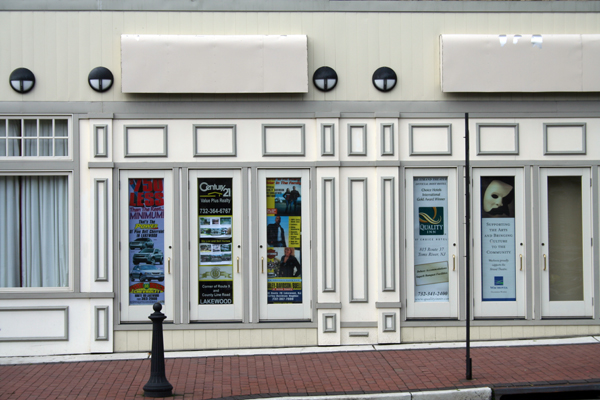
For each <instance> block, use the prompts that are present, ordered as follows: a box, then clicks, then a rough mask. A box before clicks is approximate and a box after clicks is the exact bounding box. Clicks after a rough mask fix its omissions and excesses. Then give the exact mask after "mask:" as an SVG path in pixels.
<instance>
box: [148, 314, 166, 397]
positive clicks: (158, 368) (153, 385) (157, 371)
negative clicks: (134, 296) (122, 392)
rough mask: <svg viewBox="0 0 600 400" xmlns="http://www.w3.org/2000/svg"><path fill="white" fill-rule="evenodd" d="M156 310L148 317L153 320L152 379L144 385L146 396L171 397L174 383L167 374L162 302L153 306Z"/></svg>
mask: <svg viewBox="0 0 600 400" xmlns="http://www.w3.org/2000/svg"><path fill="white" fill-rule="evenodd" d="M152 308H153V309H154V312H153V313H152V314H150V316H149V317H148V318H150V319H151V320H152V359H151V364H150V379H148V383H146V384H145V385H144V396H146V397H171V396H172V395H173V385H171V384H170V383H169V381H168V380H167V376H166V374H165V345H164V341H163V328H162V323H163V320H164V319H165V318H167V317H166V316H165V314H163V313H161V312H160V310H162V306H161V305H160V303H154V305H153V306H152Z"/></svg>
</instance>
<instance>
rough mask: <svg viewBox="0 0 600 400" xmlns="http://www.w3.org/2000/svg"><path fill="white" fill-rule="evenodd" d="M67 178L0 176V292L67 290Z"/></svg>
mask: <svg viewBox="0 0 600 400" xmlns="http://www.w3.org/2000/svg"><path fill="white" fill-rule="evenodd" d="M68 194H69V190H68V178H67V177H66V176H3V177H0V199H1V201H0V287H5V288H10V287H67V286H68V285H69V227H68V225H69V217H68V212H69V200H68Z"/></svg>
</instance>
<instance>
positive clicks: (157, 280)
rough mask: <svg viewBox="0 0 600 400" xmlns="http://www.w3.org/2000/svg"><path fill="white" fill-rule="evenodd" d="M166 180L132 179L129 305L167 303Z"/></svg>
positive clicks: (130, 184) (130, 197)
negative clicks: (164, 181) (164, 193)
mask: <svg viewBox="0 0 600 400" xmlns="http://www.w3.org/2000/svg"><path fill="white" fill-rule="evenodd" d="M164 250H165V202H164V197H163V179H162V178H161V179H156V178H155V179H129V304H130V305H146V304H154V303H156V302H158V303H161V304H164V303H165V285H164V280H165V265H164Z"/></svg>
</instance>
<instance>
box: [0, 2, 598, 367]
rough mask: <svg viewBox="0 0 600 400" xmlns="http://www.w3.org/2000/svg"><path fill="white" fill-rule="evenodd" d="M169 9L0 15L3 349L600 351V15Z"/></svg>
mask: <svg viewBox="0 0 600 400" xmlns="http://www.w3.org/2000/svg"><path fill="white" fill-rule="evenodd" d="M163 3H164V2H160V1H150V2H148V1H138V0H131V1H123V2H107V1H101V2H97V1H82V2H78V4H68V5H64V4H63V2H60V1H50V2H48V1H43V2H42V1H39V2H36V1H33V2H28V4H27V5H23V4H22V2H18V1H5V2H3V4H2V6H1V7H2V9H3V10H2V11H0V32H1V34H0V49H1V51H2V56H1V57H0V75H3V76H4V77H5V79H6V78H8V80H9V82H7V83H6V84H5V86H4V89H2V90H0V113H1V115H0V175H1V176H0V196H1V198H2V199H3V200H2V202H0V204H2V205H1V208H2V209H1V210H0V225H1V227H2V229H1V230H0V250H1V251H0V260H1V261H0V349H1V354H3V355H5V356H9V355H10V356H13V355H40V354H74V353H110V352H124V351H148V350H150V344H151V325H150V321H149V320H148V318H147V317H148V315H150V313H151V312H152V305H153V304H154V303H155V302H157V301H158V302H161V303H162V304H163V312H164V313H165V314H166V316H167V320H166V322H165V325H164V329H165V333H164V335H165V336H164V337H165V348H166V349H167V350H192V349H216V348H251V347H283V346H315V345H352V344H393V343H412V342H442V341H458V340H463V339H464V338H465V321H466V318H467V314H469V315H470V318H471V319H472V321H471V338H472V339H473V340H493V339H525V338H541V337H564V336H578V335H592V334H600V314H599V312H598V309H599V307H600V296H599V294H600V293H599V290H600V282H599V278H600V269H599V267H600V266H599V260H600V254H599V252H598V246H597V243H596V242H597V240H595V238H597V237H598V233H599V229H600V226H599V224H598V213H599V211H600V209H599V206H598V203H599V201H598V200H599V195H600V182H599V168H600V146H598V144H599V142H600V112H599V111H598V110H599V109H600V107H599V106H600V80H599V79H596V76H595V74H594V73H595V65H596V64H595V61H596V60H599V61H600V3H598V2H595V1H591V2H518V3H512V2H412V1H360V2H354V1H328V0H316V1H310V2H287V1H278V0H275V1H272V2H261V1H248V2H239V4H238V3H227V6H223V5H221V2H212V1H196V2H184V1H171V2H169V4H168V5H165V4H163ZM165 8H166V9H165ZM98 67H102V68H98ZM322 67H329V68H322ZM382 67H385V68H382ZM5 82H6V81H5ZM467 113H468V117H467V115H466V114H467ZM467 128H468V133H469V135H468V136H469V138H470V139H469V149H470V150H469V159H470V168H469V171H468V176H469V177H470V179H469V181H467V180H466V179H465V177H466V176H467V170H466V168H465V159H466V151H465V148H466V146H465V137H466V136H467V135H466V133H467ZM467 189H470V193H471V195H470V196H469V197H468V198H467V197H465V196H466V193H467ZM468 214H469V215H470V222H471V224H470V225H467V216H468ZM468 226H470V230H469V232H467V229H468V228H467V227H468ZM467 233H468V235H467ZM467 237H468V238H469V240H468V241H467ZM467 246H468V249H469V251H470V255H471V257H470V264H469V265H467V263H466V261H465V260H466V251H467ZM467 268H470V281H469V289H470V296H469V298H467V294H466V292H467V290H466V289H467V276H466V275H467V274H466V272H467ZM467 308H468V310H467ZM467 311H469V313H467Z"/></svg>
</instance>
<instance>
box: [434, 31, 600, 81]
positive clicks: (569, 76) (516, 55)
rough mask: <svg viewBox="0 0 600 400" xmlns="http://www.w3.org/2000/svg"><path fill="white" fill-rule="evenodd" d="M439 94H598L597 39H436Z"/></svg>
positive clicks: (510, 36)
mask: <svg viewBox="0 0 600 400" xmlns="http://www.w3.org/2000/svg"><path fill="white" fill-rule="evenodd" d="M440 60H441V66H440V70H441V71H440V72H441V82H442V91H443V92H597V91H600V75H599V74H598V73H597V69H598V65H599V63H598V62H599V61H600V35H543V34H540V35H516V34H506V35H441V36H440Z"/></svg>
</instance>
